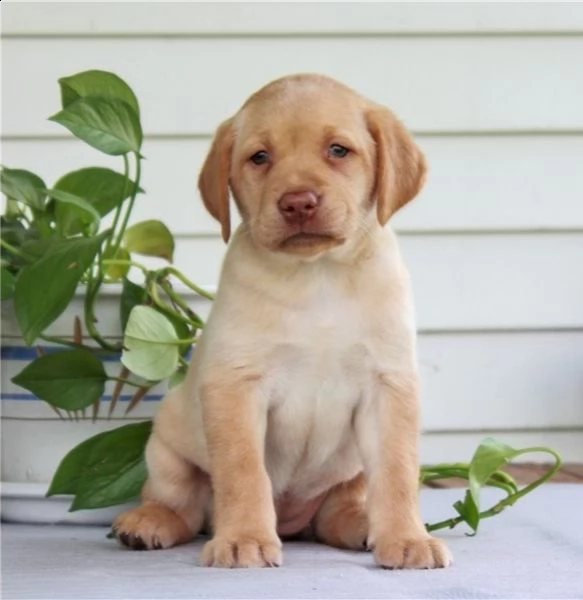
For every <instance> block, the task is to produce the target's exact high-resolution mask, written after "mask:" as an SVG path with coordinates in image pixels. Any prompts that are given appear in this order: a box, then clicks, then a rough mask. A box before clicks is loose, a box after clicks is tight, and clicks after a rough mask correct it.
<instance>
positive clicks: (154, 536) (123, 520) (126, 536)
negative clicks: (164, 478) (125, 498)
mask: <svg viewBox="0 0 583 600" xmlns="http://www.w3.org/2000/svg"><path fill="white" fill-rule="evenodd" d="M111 532H112V537H115V539H116V540H117V541H118V542H119V543H120V544H121V545H122V546H125V547H127V548H131V549H132V550H161V549H163V548H170V547H171V546H175V545H176V544H181V543H184V542H186V541H188V540H189V539H190V538H191V537H192V536H191V535H190V532H189V531H188V528H187V526H186V523H184V521H183V520H182V519H181V518H180V517H179V516H178V515H177V514H176V513H174V512H173V511H171V510H170V509H168V508H166V507H163V506H140V507H138V508H135V509H133V510H130V511H128V512H126V513H123V514H121V515H120V516H119V517H118V518H117V519H116V520H115V522H114V524H113V527H112V529H111Z"/></svg>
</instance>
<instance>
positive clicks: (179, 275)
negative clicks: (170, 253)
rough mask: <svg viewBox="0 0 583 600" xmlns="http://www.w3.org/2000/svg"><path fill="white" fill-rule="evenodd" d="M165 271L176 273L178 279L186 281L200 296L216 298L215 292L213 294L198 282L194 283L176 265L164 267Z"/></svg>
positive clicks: (209, 298) (208, 298)
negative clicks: (197, 283)
mask: <svg viewBox="0 0 583 600" xmlns="http://www.w3.org/2000/svg"><path fill="white" fill-rule="evenodd" d="M164 271H166V272H167V273H171V274H172V275H174V277H176V278H177V279H180V281H182V283H184V285H186V286H187V287H189V288H190V289H191V290H192V291H193V292H196V293H197V294H198V295H199V296H202V297H203V298H206V299H207V300H214V299H215V297H214V295H213V294H211V293H210V292H207V291H206V290H204V289H203V288H201V287H199V286H198V285H196V283H193V282H192V281H190V279H188V277H186V276H185V275H183V274H182V273H181V272H180V271H179V270H178V269H176V268H174V267H166V268H165V269H164Z"/></svg>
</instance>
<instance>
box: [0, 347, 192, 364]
mask: <svg viewBox="0 0 583 600" xmlns="http://www.w3.org/2000/svg"><path fill="white" fill-rule="evenodd" d="M42 349H43V351H44V352H47V353H52V352H63V351H64V350H66V348H62V347H60V346H58V347H56V346H43V347H42ZM191 355H192V350H189V351H188V354H186V356H185V357H184V358H185V359H186V360H190V358H191ZM120 356H121V354H106V353H104V354H100V355H99V358H100V360H102V361H103V362H108V363H110V362H111V363H113V362H119V360H120ZM0 357H1V358H2V360H13V361H21V362H31V361H33V360H35V359H36V358H38V354H37V351H36V348H29V347H27V346H2V347H0Z"/></svg>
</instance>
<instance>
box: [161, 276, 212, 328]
mask: <svg viewBox="0 0 583 600" xmlns="http://www.w3.org/2000/svg"><path fill="white" fill-rule="evenodd" d="M159 285H160V287H161V288H162V289H163V290H164V292H165V293H166V294H167V295H168V296H169V297H170V299H171V300H172V302H173V303H174V304H175V305H177V306H178V307H179V308H181V309H182V310H183V311H184V313H185V314H186V317H185V316H183V315H182V313H181V312H179V311H177V310H176V309H175V307H174V306H170V305H169V304H166V303H163V302H162V301H161V300H160V298H159V296H158V289H157V284H156V282H155V281H154V282H153V284H152V285H151V286H150V294H151V296H152V298H153V299H154V301H155V302H156V303H157V304H158V305H159V306H160V307H161V308H165V310H169V311H170V312H171V313H172V314H174V315H176V316H177V317H179V318H180V319H181V320H183V321H184V322H185V323H186V324H187V325H190V326H194V327H195V328H196V329H202V327H203V322H202V321H201V320H200V319H199V317H198V315H196V314H195V313H194V312H193V311H192V309H191V308H190V306H188V304H187V303H186V302H185V301H184V300H183V299H182V298H181V297H180V296H179V295H178V294H176V293H175V292H174V290H173V289H172V287H171V286H170V284H169V283H167V282H164V281H161V282H160V284H159ZM162 304H163V305H164V306H163V307H162V306H161V305H162Z"/></svg>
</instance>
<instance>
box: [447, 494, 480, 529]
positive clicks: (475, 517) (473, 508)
mask: <svg viewBox="0 0 583 600" xmlns="http://www.w3.org/2000/svg"><path fill="white" fill-rule="evenodd" d="M453 507H454V508H455V509H456V510H457V512H458V514H459V515H460V516H461V517H462V519H463V520H464V521H465V522H466V523H467V524H468V525H469V526H470V527H471V528H472V531H473V532H474V533H475V532H477V531H478V525H479V524H480V510H479V509H478V507H477V505H476V503H475V502H474V499H473V497H472V494H471V493H470V490H466V495H465V497H464V501H463V502H462V501H461V500H458V501H457V502H456V503H455V504H454V505H453Z"/></svg>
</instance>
